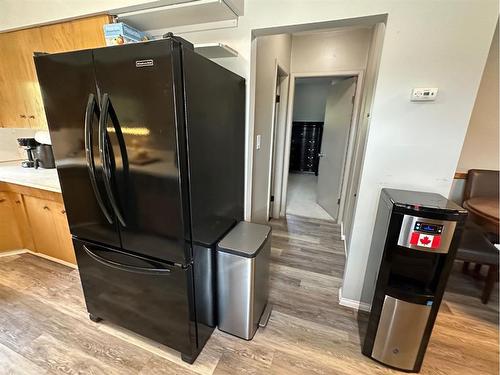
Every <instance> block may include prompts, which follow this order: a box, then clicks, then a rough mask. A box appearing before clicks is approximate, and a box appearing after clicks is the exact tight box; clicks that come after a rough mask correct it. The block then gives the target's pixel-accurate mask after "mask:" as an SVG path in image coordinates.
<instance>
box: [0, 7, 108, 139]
mask: <svg viewBox="0 0 500 375" xmlns="http://www.w3.org/2000/svg"><path fill="white" fill-rule="evenodd" d="M110 22H112V19H111V17H110V16H108V15H99V16H94V17H88V18H82V19H78V20H73V21H68V22H62V23H57V24H52V25H47V26H40V27H33V28H29V29H24V30H18V31H13V32H8V33H1V34H0V127H11V128H19V127H24V128H26V127H31V128H44V129H46V128H47V121H46V119H45V112H44V110H43V102H42V96H41V93H40V87H39V85H38V80H37V78H36V70H35V64H34V62H33V53H34V52H63V51H72V50H77V49H85V48H95V47H102V46H104V45H106V41H105V39H104V31H103V25H104V24H106V23H110Z"/></svg>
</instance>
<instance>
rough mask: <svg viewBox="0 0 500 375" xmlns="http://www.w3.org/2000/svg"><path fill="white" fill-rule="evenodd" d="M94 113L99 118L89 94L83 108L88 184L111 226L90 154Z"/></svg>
mask: <svg viewBox="0 0 500 375" xmlns="http://www.w3.org/2000/svg"><path fill="white" fill-rule="evenodd" d="M94 113H95V114H96V115H97V118H99V115H100V113H99V106H98V105H97V102H96V99H95V96H94V94H92V93H91V94H89V99H88V101H87V107H86V108H85V159H86V161H87V169H88V171H89V177H90V184H91V185H92V190H93V191H94V196H95V198H96V201H97V204H98V205H99V207H100V209H101V211H102V213H103V214H104V216H105V217H106V220H107V221H108V222H109V223H110V224H113V218H112V216H111V215H110V213H109V212H108V209H107V208H106V205H105V204H104V201H103V200H102V196H101V192H100V191H99V187H98V186H97V180H96V177H95V163H94V155H93V152H92V125H93V124H92V123H93V121H92V120H93V117H94Z"/></svg>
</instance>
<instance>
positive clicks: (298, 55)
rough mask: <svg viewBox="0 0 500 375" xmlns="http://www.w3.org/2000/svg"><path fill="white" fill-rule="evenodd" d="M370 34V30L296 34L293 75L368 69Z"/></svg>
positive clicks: (294, 37)
mask: <svg viewBox="0 0 500 375" xmlns="http://www.w3.org/2000/svg"><path fill="white" fill-rule="evenodd" d="M371 34H372V30H371V28H370V27H363V28H357V29H340V30H334V31H323V32H319V33H318V32H316V33H311V32H306V33H301V34H295V35H293V38H292V73H304V72H315V73H324V72H333V71H341V70H361V69H365V67H366V60H367V58H368V47H369V45H370V37H371Z"/></svg>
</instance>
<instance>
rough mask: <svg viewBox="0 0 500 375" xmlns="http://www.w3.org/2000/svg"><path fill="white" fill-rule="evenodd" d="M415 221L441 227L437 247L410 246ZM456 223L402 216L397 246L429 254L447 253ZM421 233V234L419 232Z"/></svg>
mask: <svg viewBox="0 0 500 375" xmlns="http://www.w3.org/2000/svg"><path fill="white" fill-rule="evenodd" d="M417 221H422V222H425V223H429V224H438V225H442V226H443V231H442V232H441V243H440V245H439V247H437V248H435V249H431V248H428V247H424V246H418V245H412V244H411V243H410V239H411V234H412V233H413V232H414V231H415V230H414V228H415V224H416V223H417ZM456 225H457V223H456V222H455V221H445V220H434V219H427V218H425V217H418V216H411V215H404V217H403V223H402V224H401V231H400V232H399V238H398V245H399V246H404V247H408V248H410V249H415V250H420V251H426V252H429V253H442V254H445V253H447V252H448V250H449V248H450V244H451V240H452V239H453V233H454V232H455V227H456ZM421 233H423V232H421Z"/></svg>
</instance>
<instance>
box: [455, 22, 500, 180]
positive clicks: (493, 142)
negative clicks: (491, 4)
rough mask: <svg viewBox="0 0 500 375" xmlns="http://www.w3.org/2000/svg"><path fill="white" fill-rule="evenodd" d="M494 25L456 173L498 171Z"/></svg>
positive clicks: (497, 77) (497, 82)
mask: <svg viewBox="0 0 500 375" xmlns="http://www.w3.org/2000/svg"><path fill="white" fill-rule="evenodd" d="M499 81H500V78H499V74H498V24H497V28H496V31H495V35H494V38H493V40H492V42H491V47H490V52H489V54H488V60H487V62H486V66H485V67H484V71H483V77H482V79H481V85H480V86H479V91H478V93H477V97H476V102H475V104H474V109H473V110H472V116H471V118H470V122H469V128H468V129H467V135H466V136H465V142H464V145H463V147H462V153H461V155H460V160H459V161H458V166H457V172H467V171H468V170H469V169H496V170H498V169H499V155H498V151H499V141H500V139H499V134H498V130H499V118H498V106H499V96H498V89H499V87H498V85H499Z"/></svg>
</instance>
